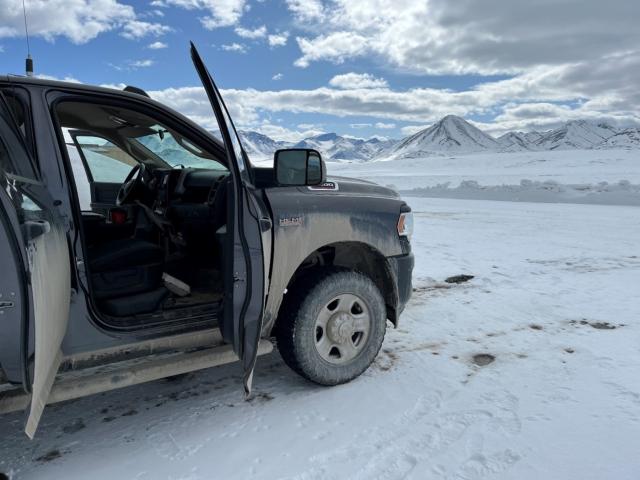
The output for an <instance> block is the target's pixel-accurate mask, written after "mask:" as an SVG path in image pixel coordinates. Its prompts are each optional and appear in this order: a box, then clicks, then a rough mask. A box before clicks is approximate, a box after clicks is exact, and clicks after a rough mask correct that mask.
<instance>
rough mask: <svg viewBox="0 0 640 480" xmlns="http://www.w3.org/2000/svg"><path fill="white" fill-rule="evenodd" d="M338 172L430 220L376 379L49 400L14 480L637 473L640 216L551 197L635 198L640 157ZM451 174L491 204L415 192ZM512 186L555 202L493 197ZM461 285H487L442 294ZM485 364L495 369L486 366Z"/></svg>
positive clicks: (9, 446) (201, 383)
mask: <svg viewBox="0 0 640 480" xmlns="http://www.w3.org/2000/svg"><path fill="white" fill-rule="evenodd" d="M328 169H329V173H330V174H335V175H353V176H359V177H365V178H367V179H370V180H374V181H377V182H379V183H382V184H394V185H396V187H397V188H399V189H400V190H402V191H403V192H404V193H403V195H404V196H405V198H406V200H407V202H408V203H409V204H410V205H411V206H412V208H413V211H414V215H415V234H414V237H413V239H412V243H413V248H414V253H415V255H416V268H415V272H414V295H413V298H412V300H411V302H410V304H409V305H408V307H407V309H406V310H405V312H404V313H403V315H402V317H401V323H400V326H399V328H398V329H395V330H394V329H391V328H389V330H388V332H387V337H386V339H385V342H384V345H383V350H382V351H381V353H380V355H379V357H378V358H377V360H376V361H375V363H374V365H373V366H372V367H371V368H370V369H369V370H368V371H367V372H365V374H364V375H362V376H361V377H360V378H358V379H357V380H355V381H353V382H351V383H349V384H346V385H342V386H338V387H333V388H325V387H318V386H315V385H313V384H310V383H308V382H306V381H304V380H303V379H302V378H300V377H298V376H297V375H296V374H295V373H293V372H292V371H290V370H289V369H288V368H287V367H286V366H285V365H284V364H283V362H282V361H281V360H280V358H279V355H278V353H277V351H276V352H274V353H273V354H270V355H268V356H266V357H261V358H260V359H259V360H258V367H257V371H256V375H255V377H254V378H255V380H254V388H255V392H254V396H253V399H252V400H251V401H248V402H246V401H244V400H243V396H242V381H241V377H240V372H239V366H238V365H230V366H225V367H219V368H216V369H210V370H206V371H202V372H198V373H195V374H191V375H190V376H188V377H186V378H182V379H178V380H175V381H172V382H170V381H166V380H164V381H158V382H153V383H149V384H145V385H139V386H136V387H131V388H127V389H123V390H118V391H114V392H110V393H106V394H102V395H98V396H94V397H89V398H85V399H81V400H77V401H73V402H67V403H65V404H61V405H53V406H50V407H47V409H46V410H45V413H44V416H43V420H42V423H41V427H40V429H39V431H38V433H37V435H36V439H35V440H34V441H33V442H30V441H28V440H27V439H26V437H25V436H24V434H23V433H21V429H22V427H23V416H22V415H21V414H11V415H5V416H2V417H0V432H2V434H1V435H0V472H5V473H7V474H8V475H9V476H10V477H11V478H20V479H22V478H24V479H38V478H65V479H85V478H87V477H88V476H90V477H91V478H92V480H102V479H108V480H111V479H113V478H136V479H212V478H224V479H225V480H227V479H228V480H233V479H247V478H255V479H286V480H311V479H345V478H348V479H367V480H368V479H400V478H407V479H424V478H434V479H485V478H486V479H512V478H517V479H524V480H527V479H532V480H534V479H535V480H537V479H541V478H544V479H567V478H580V479H602V478H615V479H616V480H626V479H630V480H631V479H637V478H638V476H639V475H640V455H638V441H637V440H638V435H639V434H640V383H639V382H638V372H639V371H640V347H639V345H640V323H639V322H640V302H639V301H638V292H639V290H638V285H640V215H639V213H640V210H639V209H638V207H637V206H625V205H597V204H577V203H567V202H569V201H571V198H569V199H566V198H565V199H564V200H557V199H556V200H557V201H558V202H561V201H564V202H565V203H545V202H548V201H556V200H554V197H553V195H556V194H558V193H562V191H563V189H564V194H567V192H568V194H569V196H571V195H574V193H575V192H579V191H584V192H586V194H585V195H589V194H594V193H597V191H598V189H600V190H604V191H606V190H607V189H608V190H610V191H618V190H623V191H625V192H626V193H627V194H628V197H626V200H620V202H622V203H624V202H627V201H628V202H629V203H633V201H635V200H634V199H637V197H638V196H640V193H639V192H638V190H637V185H638V184H640V161H639V159H638V151H637V150H636V151H626V150H589V151H558V152H520V153H510V154H500V155H496V154H491V155H490V154H474V155H465V156H447V157H432V158H421V159H403V160H396V161H386V162H385V161H380V162H369V163H366V164H362V163H329V164H328ZM523 179H524V180H526V181H525V182H524V183H522V182H521V180H523ZM548 180H551V181H552V182H555V183H545V182H547V181H548ZM620 180H627V182H622V183H620ZM470 181H475V182H477V184H476V186H472V185H473V184H470V183H464V182H470ZM445 182H450V185H449V186H448V187H447V190H456V189H459V190H460V191H462V192H469V191H474V190H477V191H478V192H479V193H478V192H476V193H477V198H476V199H473V200H469V199H464V200H462V199H457V198H426V197H425V196H422V197H418V196H416V194H424V192H425V191H427V192H428V191H429V187H431V188H441V189H443V188H444V187H436V186H437V185H438V184H442V183H445ZM602 182H609V185H608V186H604V185H603V184H602ZM461 183H462V188H461V186H460V184H461ZM544 185H546V186H547V187H548V188H547V187H544ZM511 187H513V188H514V189H515V191H516V192H518V188H519V187H521V190H522V191H524V190H526V189H527V188H528V189H530V190H531V191H534V192H536V191H537V192H538V193H539V194H540V196H539V197H536V198H535V200H536V202H524V201H518V202H516V201H511V200H518V199H517V198H513V196H509V195H504V196H502V197H500V199H501V200H502V201H491V200H486V198H487V197H488V196H490V195H491V194H492V193H491V192H494V193H495V192H498V193H500V194H502V193H504V192H509V191H510V188H511ZM415 188H420V189H421V190H413V189H415ZM594 189H595V190H594ZM522 191H520V192H518V195H521V194H522ZM440 194H441V195H444V193H442V192H440ZM481 198H482V199H481ZM520 200H522V199H521V198H520ZM573 200H574V201H579V200H580V198H577V199H576V198H574V199H573ZM605 203H606V202H605ZM457 274H469V275H473V276H474V278H473V279H471V280H470V281H469V282H466V283H461V284H449V283H446V282H444V280H445V279H446V278H447V277H449V276H452V275H457ZM478 354H486V355H491V356H493V357H494V358H495V360H494V361H493V362H490V363H488V364H486V365H484V366H479V365H477V364H476V363H474V361H473V358H474V356H475V355H478ZM487 358H489V359H490V357H487Z"/></svg>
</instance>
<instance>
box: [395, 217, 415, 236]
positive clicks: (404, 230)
mask: <svg viewBox="0 0 640 480" xmlns="http://www.w3.org/2000/svg"><path fill="white" fill-rule="evenodd" d="M412 234H413V212H403V213H401V214H400V218H398V235H400V236H401V237H407V238H411V235H412Z"/></svg>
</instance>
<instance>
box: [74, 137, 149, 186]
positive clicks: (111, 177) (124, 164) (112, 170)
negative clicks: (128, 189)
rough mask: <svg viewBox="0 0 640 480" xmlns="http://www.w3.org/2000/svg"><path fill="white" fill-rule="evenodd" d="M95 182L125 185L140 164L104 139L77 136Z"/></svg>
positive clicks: (77, 142)
mask: <svg viewBox="0 0 640 480" xmlns="http://www.w3.org/2000/svg"><path fill="white" fill-rule="evenodd" d="M75 139H76V145H78V147H79V148H80V150H81V151H82V154H83V156H84V159H85V161H86V163H87V168H88V169H89V172H90V173H91V177H92V179H93V181H94V182H100V183H123V182H124V180H125V178H127V175H129V173H130V172H131V169H133V167H135V166H136V165H137V164H138V162H137V161H136V160H135V159H134V158H133V157H132V156H131V155H129V154H128V153H127V152H125V151H124V150H122V149H121V148H120V147H118V146H116V145H114V144H113V143H111V142H109V141H108V140H105V139H104V138H100V137H94V136H90V135H76V136H75Z"/></svg>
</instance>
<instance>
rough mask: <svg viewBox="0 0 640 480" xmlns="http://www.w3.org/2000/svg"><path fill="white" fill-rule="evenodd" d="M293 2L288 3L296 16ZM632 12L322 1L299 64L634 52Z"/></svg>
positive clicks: (502, 66)
mask: <svg viewBox="0 0 640 480" xmlns="http://www.w3.org/2000/svg"><path fill="white" fill-rule="evenodd" d="M298 3H299V2H296V1H291V2H289V9H290V10H291V12H292V13H293V15H294V16H295V17H296V18H298V17H299V16H300V8H299V5H298ZM312 3H316V2H312ZM313 11H318V9H315V10H313ZM637 18H640V3H638V2H628V1H626V0H612V2H610V3H606V2H604V3H603V2H599V1H597V0H584V1H582V2H580V3H579V6H578V4H576V2H575V1H574V0H540V1H538V2H524V1H512V2H504V1H503V0H485V1H482V2H478V1H474V0H460V1H458V2H451V1H448V0H422V1H415V0H375V1H371V0H328V1H327V3H326V5H325V7H324V8H322V9H321V10H320V13H318V15H317V19H316V21H317V22H320V25H319V27H320V28H315V29H314V30H315V31H318V32H322V33H319V34H317V35H315V36H314V35H313V34H308V35H306V36H305V37H304V38H302V39H301V40H302V41H301V42H300V44H301V51H302V54H303V56H302V57H301V59H300V62H302V63H305V62H306V63H309V62H311V61H318V60H329V61H334V62H335V61H343V60H344V59H346V58H352V57H355V56H360V55H364V54H367V55H370V54H373V55H377V56H379V57H381V58H382V59H384V60H386V61H388V62H389V63H391V64H394V65H398V66H401V67H403V68H407V69H411V70H416V71H422V72H427V73H436V74H460V73H480V74H495V73H518V72H522V71H524V70H525V69H526V68H528V67H532V66H536V65H560V64H566V63H572V62H576V61H587V60H594V59H596V58H598V57H600V56H602V55H607V54H609V53H611V52H613V51H625V50H626V51H628V50H634V49H636V48H637V45H638V41H639V40H640V29H638V28H637V21H636V20H637ZM347 35H349V36H350V37H351V38H354V39H357V40H358V48H354V46H353V45H350V44H349V42H345V41H344V39H345V38H348V37H346V36H347Z"/></svg>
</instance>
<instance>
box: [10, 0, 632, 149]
mask: <svg viewBox="0 0 640 480" xmlns="http://www.w3.org/2000/svg"><path fill="white" fill-rule="evenodd" d="M539 3H540V5H538V7H544V6H545V5H544V4H548V6H553V8H554V12H555V13H554V15H555V17H557V18H556V19H555V21H553V20H551V21H550V20H549V16H548V15H547V16H545V15H538V14H537V11H538V9H535V10H531V7H530V5H529V4H530V2H524V1H519V0H513V1H512V2H509V3H508V4H507V3H504V2H499V1H497V0H486V1H484V2H474V1H472V0H461V1H460V2H459V3H456V4H453V6H452V4H451V2H446V1H444V0H423V1H422V2H420V1H415V0H396V1H392V0H349V1H347V0H262V1H258V0H155V1H127V0H74V1H73V2H68V1H67V2H65V1H63V0H48V1H44V0H27V3H26V4H27V13H28V15H29V19H30V22H29V23H30V29H31V34H32V35H31V52H32V55H33V57H34V59H35V65H36V73H38V74H41V75H47V76H52V77H56V78H66V77H70V78H73V79H77V80H79V81H82V82H85V83H92V84H110V85H121V84H131V85H136V86H139V87H141V88H144V89H145V90H148V91H151V92H153V93H152V95H153V96H154V97H156V98H158V99H160V100H162V101H166V102H168V103H170V104H172V105H173V106H175V107H176V108H178V109H180V110H183V111H184V110H186V111H185V112H184V113H187V114H189V115H191V116H193V117H194V118H197V119H199V120H202V121H205V122H206V121H207V120H206V118H205V117H206V116H207V114H208V113H207V111H206V108H205V105H204V102H203V98H202V93H201V92H200V91H198V90H197V89H193V88H190V87H197V86H198V85H199V83H198V80H197V77H196V74H195V72H194V70H193V67H192V65H191V61H190V58H189V52H188V43H189V41H190V40H192V41H194V42H195V43H196V45H197V46H198V48H199V50H200V53H201V54H202V56H203V57H204V59H205V62H206V63H207V64H208V66H209V69H210V70H211V72H212V73H213V75H214V77H215V78H216V80H217V82H218V84H219V86H220V87H221V88H222V89H223V90H224V91H225V97H226V98H227V102H228V103H229V104H230V105H229V106H230V108H231V109H232V113H233V114H234V118H235V120H236V123H239V124H240V125H241V127H242V128H247V129H249V128H251V129H256V130H260V131H263V132H264V133H267V134H270V135H272V136H275V137H282V138H292V137H296V136H304V135H305V134H309V133H314V132H320V131H336V132H338V133H340V134H347V135H353V136H359V137H365V138H366V137H369V136H372V135H378V136H386V137H400V136H403V135H405V134H408V133H411V132H413V131H416V130H417V129H419V128H422V127H424V126H426V125H428V124H430V123H432V122H433V121H435V120H437V119H438V118H440V117H441V116H443V115H445V114H449V113H453V114H458V115H461V116H464V117H465V118H467V119H469V120H472V121H475V122H476V123H477V124H478V125H479V126H481V127H482V128H485V129H487V130H489V131H490V132H491V133H494V134H499V133H501V132H503V131H506V130H509V129H525V130H531V129H544V128H550V127H552V126H554V125H556V124H558V123H559V122H561V121H565V120H567V119H572V118H605V119H607V120H608V121H611V122H612V123H618V124H624V123H638V115H637V106H638V103H639V99H638V94H637V93H635V91H633V90H635V89H633V90H632V89H630V88H629V85H628V82H627V83H625V79H627V78H633V75H636V74H637V73H638V71H639V70H640V68H639V67H638V66H639V65H640V61H639V55H638V50H637V44H638V43H637V41H638V40H640V38H639V35H638V33H637V32H636V31H635V30H638V29H637V28H635V27H636V25H633V23H634V22H630V21H629V16H632V17H633V16H634V15H635V14H636V13H638V14H639V15H638V16H635V17H634V18H638V17H639V16H640V10H639V9H638V7H637V6H635V5H628V4H629V3H630V2H626V3H624V2H622V1H620V7H621V8H620V9H618V11H614V12H613V13H612V10H616V8H615V7H616V5H615V4H617V3H618V0H613V1H612V2H610V4H609V7H607V8H602V7H601V6H600V5H599V3H597V2H595V1H589V0H584V1H583V2H581V5H582V8H581V10H576V9H575V8H574V7H575V4H574V2H571V1H569V0H566V1H564V0H556V1H555V2H549V1H546V0H540V2H539ZM21 15H22V4H21V0H0V71H1V72H3V73H4V72H7V73H22V71H23V68H24V57H25V54H26V44H25V40H24V38H23V27H22V23H21V22H22V16H21ZM563 17H566V18H563ZM595 20H597V21H598V22H600V24H604V25H605V26H606V27H607V28H604V29H602V31H594V28H593V25H592V24H590V23H589V22H592V21H595ZM567 22H570V23H569V24H567ZM596 30H597V29H596ZM634 42H636V43H635V44H634ZM154 46H155V47H161V48H153V47H154ZM604 66H606V67H608V68H610V69H613V71H617V72H619V74H618V75H616V77H617V78H606V77H605V74H606V72H604V73H603V72H602V71H601V70H603V69H604ZM598 67H599V68H598ZM611 71H612V70H609V72H611ZM636 78H637V77H636ZM634 83H635V82H634Z"/></svg>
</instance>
